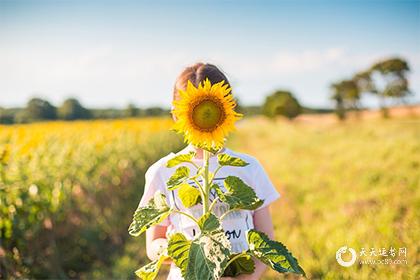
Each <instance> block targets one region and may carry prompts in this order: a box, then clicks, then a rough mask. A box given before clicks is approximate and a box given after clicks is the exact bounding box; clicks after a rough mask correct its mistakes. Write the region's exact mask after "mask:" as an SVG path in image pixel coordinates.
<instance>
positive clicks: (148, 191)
mask: <svg viewBox="0 0 420 280" xmlns="http://www.w3.org/2000/svg"><path fill="white" fill-rule="evenodd" d="M145 179H146V180H145V184H144V193H143V196H142V197H141V200H140V203H139V207H144V206H146V205H147V204H148V203H149V201H150V200H151V199H152V198H153V197H154V195H155V193H156V192H157V191H160V192H161V193H163V194H165V195H166V202H167V203H168V205H169V200H168V194H167V192H166V187H165V186H166V184H165V183H164V182H163V180H162V179H161V177H160V176H159V169H158V168H156V167H155V166H154V165H152V166H151V167H149V169H148V170H147V171H146V174H145ZM158 225H161V226H169V225H170V221H169V218H166V219H165V220H163V221H162V222H161V223H159V224H158Z"/></svg>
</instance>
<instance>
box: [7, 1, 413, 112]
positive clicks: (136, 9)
mask: <svg viewBox="0 0 420 280" xmlns="http://www.w3.org/2000/svg"><path fill="white" fill-rule="evenodd" d="M85 2H87V3H85ZM419 46H420V2H419V1H1V0H0V106H22V105H24V104H25V103H26V101H27V100H28V99H29V98H30V97H32V96H40V97H44V98H46V99H48V100H50V101H51V102H52V103H54V104H56V105H58V104H60V103H61V102H62V101H63V100H64V99H65V98H67V97H70V96H72V97H77V98H79V100H81V102H82V103H83V104H85V105H86V106H89V107H124V106H126V105H127V104H128V103H129V102H133V103H135V104H136V105H138V106H154V105H158V106H165V107H169V106H170V102H171V92H172V87H173V83H174V80H175V78H176V76H177V75H178V73H179V72H180V71H181V70H182V69H183V67H185V66H187V65H189V64H191V63H194V62H198V61H204V62H211V63H215V64H217V65H218V66H220V67H221V68H222V69H223V70H224V71H225V72H226V74H227V76H228V78H229V79H230V81H231V83H232V85H233V90H234V93H235V95H236V96H238V97H239V99H240V100H241V102H242V103H243V104H261V103H262V102H263V101H264V98H265V96H266V95H268V94H270V93H271V92H272V91H273V90H275V89H288V90H291V91H292V92H293V93H294V94H296V95H297V97H298V98H299V100H301V102H302V103H303V104H305V105H308V106H330V105H332V104H331V102H330V100H329V99H328V94H329V85H330V83H332V82H334V81H336V80H339V79H342V78H349V77H351V75H352V74H353V73H354V72H355V71H358V70H362V69H364V68H366V67H368V66H369V65H370V64H372V63H373V62H374V61H376V60H378V59H381V58H384V57H387V56H392V55H398V56H401V57H403V58H406V59H407V60H408V61H409V64H410V66H411V68H412V71H411V73H410V76H409V77H410V81H411V88H412V90H413V91H414V92H415V93H416V97H415V98H414V99H413V100H414V101H418V100H420V98H419V96H418V95H420V47H419ZM366 101H367V102H368V103H370V102H372V100H366Z"/></svg>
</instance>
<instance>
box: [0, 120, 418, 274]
mask: <svg viewBox="0 0 420 280" xmlns="http://www.w3.org/2000/svg"><path fill="white" fill-rule="evenodd" d="M170 123H171V121H170V120H169V119H148V120H135V119H133V120H121V121H94V122H71V123H61V122H53V123H40V124H32V125H21V126H9V127H0V157H1V166H0V168H1V169H0V174H1V177H0V178H1V181H0V195H1V201H0V203H1V204H0V212H1V220H0V228H1V234H2V236H1V238H2V240H1V243H0V246H1V247H0V265H1V274H3V276H7V277H5V278H11V279H12V278H22V277H28V278H46V277H49V278H81V279H92V278H96V279H105V278H107V279H110V278H118V279H126V278H134V275H133V273H132V272H133V270H135V269H136V268H137V267H139V266H141V265H143V264H144V262H145V261H146V259H145V254H144V241H143V240H142V239H135V238H132V237H129V236H128V233H127V225H128V223H129V222H130V220H131V215H132V212H133V210H134V209H135V207H136V204H137V203H138V200H139V199H140V197H141V190H142V185H143V184H144V172H145V170H146V169H147V167H148V166H149V165H150V164H151V163H153V162H154V161H156V160H157V159H158V158H160V157H161V156H163V155H165V154H167V153H168V152H169V151H172V150H179V149H180V148H181V147H182V145H183V144H182V141H181V139H180V137H178V136H176V135H174V134H173V133H172V132H168V129H169V127H170ZM419 139H420V120H419V119H416V118H413V117H407V116H406V117H401V118H391V119H386V120H382V119H378V118H370V119H362V120H352V121H349V122H346V123H337V122H322V121H321V122H317V121H314V120H313V119H311V121H297V122H288V121H284V120H281V119H278V120H275V121H271V120H267V119H265V118H262V117H254V118H248V119H245V120H243V121H241V122H240V123H238V131H237V132H236V133H235V134H234V135H233V136H232V137H231V138H230V140H229V142H228V147H230V148H232V149H234V150H237V151H240V152H245V153H248V154H251V155H253V156H255V157H256V158H258V160H259V161H260V162H261V163H262V164H263V165H264V167H265V168H266V170H267V173H268V174H269V176H270V178H271V179H272V181H273V183H274V184H275V185H276V186H277V187H278V189H279V191H280V193H281V194H282V198H281V199H279V200H278V201H277V202H275V204H274V206H273V207H272V214H273V220H274V224H275V230H276V239H277V240H280V241H282V242H283V243H284V244H286V245H287V246H288V248H289V249H290V250H291V251H292V252H293V253H294V255H295V256H296V257H297V258H298V259H299V260H300V262H301V264H302V266H303V268H304V269H305V270H306V272H307V274H308V276H309V278H311V279H370V278H373V279H385V278H389V277H391V278H393V279H415V278H419V276H420V271H419V260H420V246H419V243H420V240H419V234H418V232H419V229H420V225H419V221H420V213H419V212H420V210H419V208H420V190H419V187H420V172H419V170H420V140H419ZM342 246H349V247H352V248H354V249H356V251H360V250H361V248H366V250H367V251H368V252H369V251H370V248H376V249H380V248H383V247H385V248H387V249H389V248H390V247H395V248H402V247H404V248H406V249H407V256H406V258H405V259H406V260H407V264H392V265H384V264H382V265H380V264H375V265H374V264H358V263H356V264H354V265H353V266H351V267H349V268H345V267H341V266H340V265H339V264H338V263H337V261H336V258H335V253H336V251H337V249H338V248H340V247H342ZM376 258H377V259H378V260H380V259H382V258H381V257H376ZM395 258H399V256H397V257H395ZM162 279H164V275H162ZM264 279H278V275H275V274H274V273H272V272H267V273H266V275H265V277H264Z"/></svg>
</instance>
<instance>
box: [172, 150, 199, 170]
mask: <svg viewBox="0 0 420 280" xmlns="http://www.w3.org/2000/svg"><path fill="white" fill-rule="evenodd" d="M194 157H195V152H189V153H188V154H183V155H177V156H175V157H174V158H172V159H170V160H168V162H167V163H166V167H168V168H171V167H174V166H177V165H178V164H181V163H183V162H192V159H193V158H194Z"/></svg>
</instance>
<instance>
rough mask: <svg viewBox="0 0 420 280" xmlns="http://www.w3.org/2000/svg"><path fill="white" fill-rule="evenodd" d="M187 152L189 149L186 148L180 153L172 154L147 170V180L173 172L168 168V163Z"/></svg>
mask: <svg viewBox="0 0 420 280" xmlns="http://www.w3.org/2000/svg"><path fill="white" fill-rule="evenodd" d="M186 152H188V150H187V148H184V149H182V150H180V151H178V152H175V153H174V152H171V153H169V154H167V155H166V156H164V157H162V158H161V159H159V160H158V161H156V162H155V163H153V164H152V165H151V166H150V167H149V168H148V169H147V170H146V178H153V177H156V176H159V175H162V174H166V173H167V172H168V171H169V170H171V168H167V167H166V163H167V162H168V160H170V159H171V158H173V157H175V156H177V155H180V154H183V153H186Z"/></svg>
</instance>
